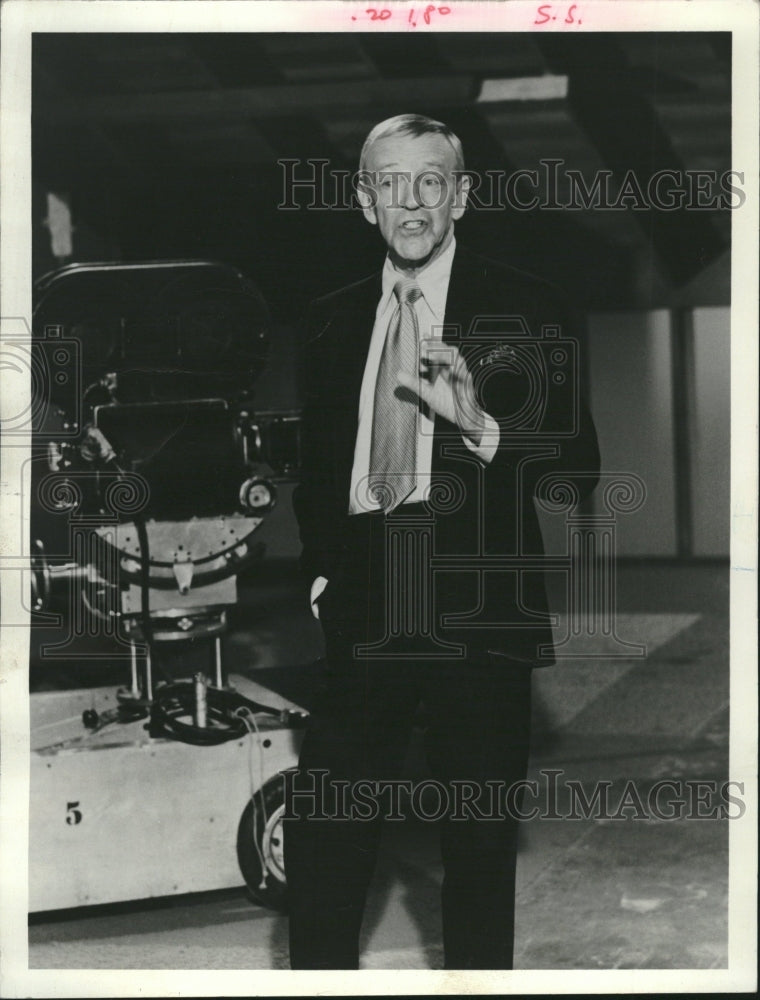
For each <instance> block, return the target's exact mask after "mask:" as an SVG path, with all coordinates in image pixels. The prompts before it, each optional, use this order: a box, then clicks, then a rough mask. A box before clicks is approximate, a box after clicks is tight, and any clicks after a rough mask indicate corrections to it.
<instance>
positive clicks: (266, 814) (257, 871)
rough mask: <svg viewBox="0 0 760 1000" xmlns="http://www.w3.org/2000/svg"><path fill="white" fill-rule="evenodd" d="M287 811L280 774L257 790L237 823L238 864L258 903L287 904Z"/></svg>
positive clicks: (278, 906)
mask: <svg viewBox="0 0 760 1000" xmlns="http://www.w3.org/2000/svg"><path fill="white" fill-rule="evenodd" d="M284 812H285V797H284V782H283V779H282V778H281V777H279V776H278V777H276V778H272V779H271V780H270V781H268V782H267V783H266V784H265V785H263V786H262V787H261V788H259V789H258V790H257V791H256V793H255V795H254V796H253V797H252V799H251V801H250V802H249V803H248V805H247V806H246V807H245V809H244V810H243V815H242V816H241V817H240V825H239V826H238V837H237V856H238V864H239V865H240V871H241V872H242V873H243V878H244V879H245V883H246V885H247V886H248V891H249V893H250V894H251V896H252V897H253V898H254V900H255V901H256V902H257V903H261V904H262V905H263V906H268V907H269V908H270V909H273V910H285V909H286V908H287V884H286V881H285V860H284V851H283V834H282V816H283V813H284Z"/></svg>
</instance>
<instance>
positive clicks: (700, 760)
mask: <svg viewBox="0 0 760 1000" xmlns="http://www.w3.org/2000/svg"><path fill="white" fill-rule="evenodd" d="M295 579H296V577H295V575H294V571H293V567H292V566H291V565H288V564H283V565H281V566H278V567H273V568H272V571H271V572H269V573H268V574H267V583H266V585H256V584H255V583H254V582H253V581H249V582H248V583H247V584H246V585H245V586H244V587H243V588H242V594H241V596H242V600H241V604H240V606H239V607H238V608H237V609H236V613H235V615H234V616H233V620H232V623H231V630H230V634H229V636H228V637H227V640H226V657H227V666H228V668H229V669H230V670H231V671H235V672H237V673H241V674H247V675H249V676H251V677H254V678H255V679H256V680H258V681H260V682H261V683H264V684H266V685H267V686H269V687H271V689H272V690H275V691H278V692H279V693H280V694H282V695H284V696H286V697H288V698H291V699H292V700H294V701H296V702H298V703H302V704H304V705H306V706H307V707H308V702H309V699H310V698H311V697H312V696H313V690H314V683H315V672H314V667H313V660H314V658H315V655H318V653H319V644H320V635H319V628H318V626H317V625H316V623H315V622H313V621H312V620H310V618H309V616H308V611H307V609H305V607H304V599H303V598H304V595H303V593H302V590H301V588H300V585H298V584H296V583H295ZM618 608H619V615H618V624H617V628H616V633H617V636H618V638H619V639H620V640H622V641H624V642H628V643H631V644H634V645H636V644H638V645H640V646H644V647H646V656H643V657H638V656H631V657H626V656H612V655H611V654H612V653H613V652H617V653H619V652H620V647H618V648H613V647H615V643H612V644H610V641H609V640H604V642H602V645H601V646H599V647H598V648H597V650H596V653H595V655H594V656H593V657H590V658H589V659H583V658H580V659H561V660H560V661H559V663H558V664H557V666H556V667H554V668H551V669H549V670H546V671H539V672H536V674H535V675H534V701H535V708H534V720H533V723H534V725H533V732H534V740H533V747H532V753H531V777H533V778H535V779H536V780H537V781H538V782H539V787H540V788H542V789H543V788H544V787H545V785H546V782H547V781H548V780H551V779H549V778H547V772H550V771H559V770H561V772H562V774H561V778H560V797H559V799H558V805H557V812H558V814H559V815H560V817H563V818H559V819H535V820H532V821H528V822H525V823H524V824H523V825H522V829H521V847H520V853H519V861H518V890H517V930H516V954H515V965H516V967H517V968H521V969H620V968H623V969H625V968H629V969H633V968H641V969H709V968H723V967H725V966H726V964H727V895H728V883H727V875H728V827H729V825H730V820H727V819H721V818H717V817H715V816H714V815H713V816H712V818H710V812H711V810H710V808H709V806H708V807H702V806H695V805H694V803H693V802H691V803H690V805H689V807H687V808H686V809H685V810H684V813H685V814H684V815H682V816H681V818H674V819H657V818H654V817H652V816H651V815H649V816H648V818H643V817H642V816H638V817H636V816H635V813H636V812H637V809H636V806H635V803H634V805H633V806H631V808H628V809H623V808H622V805H623V804H624V802H628V803H630V802H631V796H632V795H633V796H634V799H635V796H636V795H638V797H639V799H640V800H641V801H642V802H643V803H646V802H647V796H648V795H649V793H650V791H651V789H652V787H653V786H654V785H655V783H656V782H658V781H662V780H666V779H668V780H674V781H676V782H678V781H681V782H684V783H688V782H691V783H692V785H691V786H689V785H688V784H686V785H684V786H682V787H687V788H688V787H692V788H693V783H694V782H697V781H702V782H713V783H715V785H717V786H719V785H720V784H721V783H722V782H724V781H725V780H726V779H727V778H728V777H729V775H728V734H729V712H728V698H729V684H728V632H729V629H728V624H729V622H728V570H727V567H725V566H719V565H708V564H702V565H698V566H691V567H683V566H676V565H663V564H660V565H655V564H627V565H621V566H620V568H619V576H618ZM605 643H607V645H605ZM418 743H419V741H417V740H413V741H412V745H411V747H410V753H409V759H408V761H407V768H408V771H409V773H410V774H412V775H419V774H423V773H424V761H423V760H422V755H421V751H420V747H419V745H418ZM731 777H733V776H731ZM569 780H570V781H576V782H579V783H580V785H581V787H582V788H583V789H584V790H585V792H586V793H588V796H590V795H591V794H592V792H593V790H594V788H597V787H598V785H599V783H600V782H604V783H607V794H608V803H609V808H608V810H607V811H606V813H600V811H599V810H596V811H595V812H593V811H592V814H591V815H590V816H588V817H587V818H584V817H583V816H581V815H578V816H576V817H575V818H571V817H568V815H567V814H568V812H569V806H568V802H567V801H565V800H563V798H562V796H563V795H565V794H566V782H567V781H569ZM632 785H633V791H632ZM709 787H713V786H709ZM734 811H736V810H734ZM695 812H697V813H699V814H700V818H697V817H696V816H695V815H694V813H695ZM705 813H706V814H707V815H706V816H705V815H702V814H705ZM440 878H441V873H440V865H439V859H438V848H437V840H436V835H435V829H434V827H433V825H432V824H429V823H424V822H413V821H411V820H409V821H406V822H404V823H402V824H395V823H393V824H391V823H389V824H386V829H385V833H384V839H383V848H382V853H381V857H380V860H379V864H378V870H377V874H376V878H375V881H374V884H373V888H372V892H371V897H370V900H369V905H368V909H367V913H366V918H365V924H364V929H363V938H364V947H363V960H362V962H363V967H364V968H377V969H381V968H382V969H425V968H441V967H442V953H441V948H440V926H439V919H440V918H439V905H438V894H439V887H440ZM29 966H30V968H38V969H46V968H48V969H49V968H53V969H54V968H62V969H76V968H91V969H96V968H97V969H286V968H287V967H288V964H287V918H286V917H285V916H283V915H282V914H279V913H276V912H273V911H270V910H267V909H264V908H262V907H260V906H257V905H255V904H253V903H252V902H251V901H250V899H249V898H248V895H247V892H246V890H245V888H244V887H243V886H242V885H241V887H240V888H231V889H224V890H220V891H216V892H210V893H202V894H194V895H185V896H175V897H171V898H164V899H158V900H155V899H153V900H144V901H138V902H131V903H128V904H114V905H108V906H98V907H89V908H80V909H78V910H68V911H57V912H48V913H43V914H35V915H33V916H32V918H31V925H30V932H29Z"/></svg>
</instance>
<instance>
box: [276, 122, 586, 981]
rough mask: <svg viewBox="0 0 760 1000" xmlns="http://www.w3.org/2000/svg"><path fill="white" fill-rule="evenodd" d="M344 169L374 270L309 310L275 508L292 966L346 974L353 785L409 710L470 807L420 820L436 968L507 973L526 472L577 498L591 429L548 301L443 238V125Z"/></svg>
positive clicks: (452, 195) (543, 623) (353, 924)
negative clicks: (289, 811)
mask: <svg viewBox="0 0 760 1000" xmlns="http://www.w3.org/2000/svg"><path fill="white" fill-rule="evenodd" d="M360 167H361V171H360V188H359V197H360V201H361V204H362V207H363V211H364V215H365V217H366V218H367V220H368V221H369V222H370V223H371V224H373V225H376V226H377V227H378V229H379V231H380V234H381V235H382V237H383V239H384V241H385V243H386V246H387V256H386V259H385V264H384V267H383V270H382V272H381V273H379V274H376V275H373V276H372V277H370V278H369V279H367V280H365V281H361V282H359V283H357V284H355V285H352V286H350V287H348V288H345V289H342V290H341V291H339V292H336V293H335V294H333V295H329V296H327V297H326V298H324V299H321V300H319V301H317V302H316V303H314V304H313V306H312V308H311V311H310V315H309V319H308V325H309V337H310V340H309V348H308V359H307V360H308V364H307V369H306V370H307V378H308V380H309V381H308V386H307V399H306V404H305V408H304V414H303V472H302V480H301V483H300V485H299V487H298V490H297V491H296V494H295V497H294V506H295V509H296V514H297V517H298V521H299V526H300V533H301V539H302V542H303V555H302V565H303V568H304V570H305V572H306V574H307V576H308V578H309V582H310V584H311V601H312V609H313V612H314V614H315V615H316V616H317V617H319V619H320V621H321V624H322V627H323V631H324V635H325V646H326V687H325V692H324V697H323V699H322V701H321V703H320V705H318V706H317V707H316V709H315V710H314V712H313V713H312V716H311V721H310V728H309V730H308V731H307V733H306V736H305V739H304V744H303V748H302V752H301V757H300V761H299V772H298V775H297V777H296V780H295V783H294V786H293V791H294V794H293V795H292V796H291V798H292V803H291V805H292V808H293V810H294V812H295V814H296V815H295V816H294V817H293V818H290V819H288V821H287V822H286V823H285V859H286V861H285V863H286V869H287V877H288V889H289V900H290V948H291V965H292V967H293V968H301V969H304V968H358V963H359V934H360V928H361V920H362V913H363V908H364V902H365V896H366V892H367V888H368V885H369V882H370V879H371V876H372V872H373V868H374V862H375V857H376V852H377V846H378V838H379V832H380V821H381V819H382V816H383V814H384V813H385V814H386V815H387V812H388V810H389V809H390V808H394V803H393V802H390V803H389V802H388V801H387V800H386V799H383V801H382V808H380V809H379V810H378V809H375V810H372V809H371V808H369V809H368V808H360V807H361V806H362V803H363V804H364V806H366V797H365V798H364V799H363V800H362V799H361V798H360V796H359V789H360V787H361V788H362V789H363V792H364V793H366V791H367V789H368V788H369V789H375V790H377V793H378V795H380V791H381V790H387V789H388V788H389V787H390V785H389V783H390V782H392V781H393V779H395V778H397V777H398V775H399V771H400V769H401V766H402V763H403V759H404V753H405V749H406V744H407V741H408V737H409V733H410V730H411V727H412V725H413V724H414V721H415V716H416V713H417V711H418V708H419V707H420V705H422V706H423V707H424V710H425V713H426V718H427V727H426V733H425V741H426V750H427V756H428V761H429V765H430V770H431V773H432V776H433V778H435V779H436V780H437V781H439V782H440V783H441V787H442V788H443V789H444V790H451V791H452V795H453V793H454V788H455V786H457V784H458V785H459V788H460V791H461V788H462V787H466V788H467V789H468V790H469V791H468V796H469V795H471V794H472V795H474V796H475V797H474V799H473V802H474V803H475V805H474V806H473V807H472V808H468V809H459V810H458V812H457V814H453V813H452V811H451V810H449V811H448V812H447V814H445V815H443V816H442V817H441V818H440V821H439V822H440V834H441V853H442V861H443V868H444V881H443V889H442V911H443V914H442V915H443V948H444V964H445V967H446V968H450V969H455V968H500V969H508V968H511V967H512V949H513V931H514V891H515V862H516V839H517V819H516V818H515V815H514V813H515V809H514V808H513V809H512V810H507V811H506V814H505V815H504V816H503V818H501V819H496V820H494V818H493V815H492V818H490V819H484V818H483V816H484V815H485V814H486V812H487V802H486V792H487V791H489V790H490V791H491V792H492V791H493V783H497V785H498V787H499V788H500V789H507V788H508V787H509V786H510V785H514V783H516V782H519V781H521V780H522V779H524V777H525V773H526V769H527V758H528V745H529V719H530V681H531V671H532V668H533V666H535V665H537V664H538V663H539V662H543V663H546V662H548V660H550V659H551V657H550V654H547V647H549V649H550V647H551V630H550V627H549V619H548V617H547V605H546V596H545V592H544V584H543V579H542V573H541V567H540V557H541V555H542V543H541V535H540V530H539V527H538V521H537V517H536V512H535V509H534V507H533V502H532V494H533V492H534V490H535V488H536V484H537V483H538V481H539V479H540V478H541V477H542V476H544V475H546V474H557V475H563V476H564V478H565V479H567V478H568V476H569V474H570V473H572V472H582V473H585V474H586V475H585V476H584V477H582V478H579V479H578V481H577V484H576V490H577V495H578V497H579V498H580V497H581V496H582V495H583V493H584V492H586V493H587V492H589V491H590V489H592V488H593V485H594V475H595V474H596V472H597V470H598V463H599V456H598V450H597V443H596V435H595V432H594V428H593V424H592V422H591V419H590V416H589V414H588V411H587V410H586V408H585V405H584V404H583V401H582V400H581V399H580V398H579V397H578V396H577V394H574V393H573V392H569V391H568V389H569V388H572V387H573V386H574V385H575V380H574V372H573V371H571V370H569V369H568V368H567V365H566V364H565V366H564V367H563V361H562V359H563V358H564V359H565V361H567V359H568V358H569V357H570V353H569V352H568V351H567V349H566V348H565V347H563V346H562V345H561V344H560V343H559V341H557V343H556V345H555V347H554V348H553V349H552V350H551V351H549V353H548V355H547V351H546V350H544V345H543V344H542V342H541V338H542V336H543V334H544V333H545V332H546V331H549V333H551V332H552V331H554V332H556V330H557V327H561V328H562V333H563V334H565V333H567V332H568V331H567V329H566V321H565V317H564V313H563V311H562V308H561V306H560V304H559V302H558V301H557V298H556V296H555V294H554V293H553V292H552V291H551V289H550V288H549V287H548V286H546V285H545V284H543V283H542V282H540V281H538V280H537V279H534V278H532V277H530V276H528V275H525V274H523V273H521V272H517V271H515V270H513V269H511V268H508V267H506V266H504V265H501V264H496V263H494V262H491V261H487V260H485V259H482V258H479V257H476V256H475V255H473V254H471V253H469V252H467V251H465V250H464V249H463V248H460V247H458V246H457V243H456V241H455V238H454V225H455V223H456V222H457V221H458V220H459V219H460V218H461V217H462V215H463V214H464V211H465V206H466V200H467V193H468V189H469V179H468V178H467V177H466V176H465V175H464V173H463V167H464V162H463V156H462V148H461V144H460V142H459V140H458V139H457V137H456V136H455V135H454V134H453V133H452V132H451V130H450V129H449V128H448V127H447V126H445V125H444V124H442V123H440V122H436V121H433V120H431V119H429V118H424V117H422V116H418V115H401V116H398V117H395V118H392V119H389V120H388V121H384V122H382V123H380V124H379V125H377V126H376V127H375V128H374V129H373V130H372V131H371V132H370V134H369V136H368V137H367V140H366V142H365V144H364V149H363V151H362V157H361V164H360ZM534 341H535V343H533V342H534ZM558 350H559V353H557V351H558ZM562 351H565V354H564V355H563V354H562ZM547 356H548V357H549V358H550V360H549V362H547V364H548V367H549V368H551V366H552V365H553V364H555V362H556V364H557V366H558V367H557V370H556V371H554V370H552V374H551V376H549V375H547V372H546V370H544V369H546V365H545V364H544V362H545V359H546V358H547ZM551 359H553V360H551ZM542 366H543V367H542ZM570 367H572V365H571V366H570ZM547 370H548V369H547ZM510 557H511V559H512V562H510V561H509V560H510ZM526 559H527V562H526V561H525V560H526ZM521 560H522V563H521V562H520V561H521ZM488 782H490V783H492V784H491V786H489V785H487V784H486V783H488ZM378 783H385V785H382V784H378ZM500 794H502V799H503V797H504V796H503V793H500ZM511 801H512V804H513V807H514V806H515V804H516V803H518V802H519V798H518V799H515V798H514V797H513V798H512V800H511ZM357 802H358V803H359V805H358V806H357ZM491 804H492V803H491ZM502 804H503V803H502ZM478 806H480V807H481V808H480V811H478ZM395 807H396V808H397V807H398V804H395ZM310 817H311V818H310ZM320 817H322V818H320ZM324 817H327V818H324Z"/></svg>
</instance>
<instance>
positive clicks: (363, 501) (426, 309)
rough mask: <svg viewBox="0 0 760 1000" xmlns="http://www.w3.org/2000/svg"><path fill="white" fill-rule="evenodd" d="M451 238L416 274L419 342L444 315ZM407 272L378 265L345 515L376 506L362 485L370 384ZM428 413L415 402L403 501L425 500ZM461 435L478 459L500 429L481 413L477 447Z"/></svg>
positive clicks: (435, 332) (434, 336)
mask: <svg viewBox="0 0 760 1000" xmlns="http://www.w3.org/2000/svg"><path fill="white" fill-rule="evenodd" d="M455 249H456V240H454V239H452V240H451V243H450V244H449V246H448V247H447V248H446V249H445V250H444V252H443V253H442V254H441V256H440V257H437V258H436V259H435V260H434V261H433V262H432V264H430V265H429V266H428V267H426V268H424V269H423V270H422V271H420V272H419V273H418V274H416V275H415V281H416V282H417V284H418V285H419V287H420V291H421V292H422V295H421V296H420V298H419V299H417V301H416V302H415V303H414V305H413V306H412V308H413V309H414V310H415V312H416V313H417V322H418V325H419V331H420V343H422V342H423V341H425V340H441V339H442V327H443V319H444V315H445V312H446V296H447V294H448V290H449V279H450V277H451V265H452V263H453V261H454V251H455ZM402 277H407V276H406V275H404V274H403V273H402V272H400V271H397V270H396V268H395V267H394V266H393V264H392V263H391V261H390V258H389V257H386V258H385V265H384V267H383V291H382V295H381V296H380V301H379V302H378V305H377V312H376V313H375V325H374V327H373V329H372V337H371V339H370V344H369V351H368V352H367V361H366V364H365V367H364V377H363V379H362V387H361V392H360V394H359V429H358V432H357V435H356V445H355V447H354V464H353V469H352V472H351V494H350V499H349V508H348V512H349V514H359V513H363V512H367V511H372V510H379V509H380V505H379V504H378V503H377V502H376V501H375V500H374V498H373V497H372V496H371V494H370V491H369V490H368V489H367V482H368V476H369V460H370V451H371V446H372V415H373V412H374V402H375V386H376V383H377V375H378V371H379V368H380V358H381V356H382V353H383V347H384V345H385V338H386V335H387V333H388V329H389V327H390V323H391V319H392V317H393V313H394V312H395V310H396V307H397V305H398V302H397V300H396V296H395V294H394V292H393V288H394V286H395V284H396V282H397V281H398V279H399V278H402ZM434 426H435V425H434V419H433V414H431V413H429V411H428V410H427V407H425V406H424V405H423V406H421V407H420V410H419V413H418V420H417V468H416V477H415V481H416V485H415V488H414V490H413V492H412V493H411V494H410V495H409V496H408V497H407V498H406V500H405V501H404V502H405V503H414V502H415V501H417V502H418V501H421V500H424V499H425V498H426V497H427V493H428V490H429V488H430V476H431V465H432V459H433V429H434ZM463 440H464V442H465V444H466V445H467V447H468V448H470V450H471V451H474V452H475V453H476V454H477V455H478V456H479V457H480V458H481V460H482V461H483V462H486V463H487V462H490V460H491V459H492V458H493V455H494V452H495V451H496V448H497V446H498V443H499V431H498V427H497V425H496V422H495V421H494V420H493V419H492V418H490V417H488V416H487V415H486V432H485V435H484V438H483V440H482V441H481V444H480V446H476V445H475V444H473V442H472V441H470V440H469V438H467V437H466V436H464V435H463Z"/></svg>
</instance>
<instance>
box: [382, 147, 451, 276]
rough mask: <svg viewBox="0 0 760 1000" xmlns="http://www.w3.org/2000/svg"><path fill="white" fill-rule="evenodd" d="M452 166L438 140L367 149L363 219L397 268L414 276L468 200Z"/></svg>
mask: <svg viewBox="0 0 760 1000" xmlns="http://www.w3.org/2000/svg"><path fill="white" fill-rule="evenodd" d="M455 166H456V155H455V153H454V150H453V148H452V146H451V145H450V144H449V142H448V141H447V140H446V138H445V137H444V136H442V135H435V134H430V135H421V136H411V135H394V136H387V137H385V138H382V139H378V140H377V141H376V142H374V143H373V144H372V145H371V146H370V148H369V151H368V153H367V157H366V164H365V169H366V170H367V171H368V173H369V177H370V179H371V180H370V184H369V188H370V190H369V192H368V193H367V194H366V195H365V196H364V198H365V204H364V215H365V217H366V218H367V219H368V221H369V222H371V223H373V225H377V226H378V227H379V229H380V232H381V233H382V235H383V238H384V239H385V242H386V243H387V244H388V249H389V252H390V255H391V258H392V259H393V262H394V263H395V264H396V265H397V266H399V267H400V268H402V269H404V270H408V271H419V270H420V269H421V268H423V267H425V266H427V265H428V264H430V263H431V262H432V261H433V260H435V259H436V257H439V256H440V255H441V254H442V253H443V251H444V250H445V249H446V247H447V246H448V245H449V243H450V242H451V239H452V237H453V235H454V222H455V221H456V220H457V219H461V217H462V215H463V214H464V204H465V199H466V194H467V191H466V187H467V184H466V179H465V183H462V178H461V176H460V177H459V178H455V177H454V170H455ZM457 181H458V182H459V185H460V186H459V188H458V187H457Z"/></svg>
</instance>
